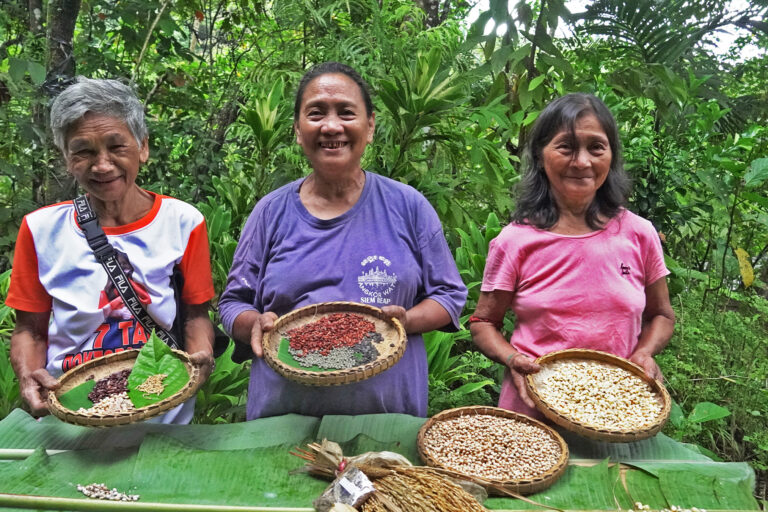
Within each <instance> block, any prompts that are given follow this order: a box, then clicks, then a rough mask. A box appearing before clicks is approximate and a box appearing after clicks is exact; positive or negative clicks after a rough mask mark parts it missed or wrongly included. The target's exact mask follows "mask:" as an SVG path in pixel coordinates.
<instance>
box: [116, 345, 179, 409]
mask: <svg viewBox="0 0 768 512" xmlns="http://www.w3.org/2000/svg"><path fill="white" fill-rule="evenodd" d="M158 374H165V375H166V377H165V378H164V379H163V391H162V392H161V393H158V394H148V393H145V392H144V391H140V390H138V389H136V388H137V387H138V386H140V385H141V384H143V383H144V382H145V381H146V380H147V378H149V377H150V376H152V375H158ZM187 382H189V373H187V367H186V366H185V365H184V363H183V362H182V361H181V360H180V359H179V358H178V357H176V356H175V355H174V353H173V352H171V348H170V347H169V346H168V345H166V344H165V343H163V342H162V340H160V338H158V337H157V336H156V335H155V333H154V332H153V333H152V336H150V338H149V341H147V343H146V344H145V345H144V346H143V347H141V350H140V351H139V355H138V357H136V362H135V363H134V365H133V370H131V374H130V375H129V376H128V397H129V398H130V399H131V402H133V405H134V406H135V407H136V408H137V409H138V408H141V407H146V406H148V405H152V404H154V403H157V402H159V401H160V400H163V399H165V398H168V397H169V396H171V395H174V394H176V393H177V392H178V391H179V390H181V388H183V387H184V385H185V384H186V383H187Z"/></svg>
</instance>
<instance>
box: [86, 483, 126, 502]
mask: <svg viewBox="0 0 768 512" xmlns="http://www.w3.org/2000/svg"><path fill="white" fill-rule="evenodd" d="M77 490H78V491H80V492H81V493H83V494H85V495H86V496H87V497H89V498H92V499H95V500H110V501H138V500H139V495H138V494H126V493H124V492H120V491H118V490H117V489H115V488H114V487H113V488H112V489H110V488H109V487H107V486H106V485H104V484H103V483H101V484H95V483H94V484H88V485H79V484H78V486H77Z"/></svg>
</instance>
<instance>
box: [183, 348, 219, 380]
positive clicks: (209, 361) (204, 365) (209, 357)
mask: <svg viewBox="0 0 768 512" xmlns="http://www.w3.org/2000/svg"><path fill="white" fill-rule="evenodd" d="M189 361H190V362H191V363H192V364H193V365H195V366H197V367H199V368H200V382H201V383H203V382H205V381H207V380H208V377H210V376H211V373H213V367H214V364H215V363H214V360H213V354H211V353H210V352H208V351H207V350H200V351H198V352H195V353H194V354H189Z"/></svg>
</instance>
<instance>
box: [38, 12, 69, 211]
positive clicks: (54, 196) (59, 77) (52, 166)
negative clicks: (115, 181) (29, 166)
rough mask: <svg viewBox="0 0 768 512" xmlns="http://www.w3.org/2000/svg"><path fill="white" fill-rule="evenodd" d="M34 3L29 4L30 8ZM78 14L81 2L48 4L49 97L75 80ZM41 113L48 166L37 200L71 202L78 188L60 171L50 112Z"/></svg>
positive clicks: (42, 202) (41, 201)
mask: <svg viewBox="0 0 768 512" xmlns="http://www.w3.org/2000/svg"><path fill="white" fill-rule="evenodd" d="M34 1H35V0H30V6H31V4H32V3H33V2H34ZM79 12H80V0H51V1H50V2H49V3H48V22H47V37H46V39H47V52H48V54H47V59H46V61H47V62H46V69H47V74H46V80H45V84H44V85H43V88H44V89H45V91H44V92H45V93H46V94H47V95H48V96H49V97H54V96H56V95H57V94H58V93H60V92H61V91H62V90H64V89H65V88H66V87H67V86H68V85H69V84H70V83H71V81H72V78H73V77H74V76H75V58H74V55H73V47H72V37H73V35H74V32H75V22H76V21H77V15H78V13H79ZM40 109H41V110H42V112H43V115H42V117H43V119H42V125H43V126H42V127H43V131H44V132H45V134H46V139H47V140H46V141H44V144H43V147H44V148H45V152H46V154H47V158H46V159H45V160H46V161H47V162H48V165H47V166H46V168H44V169H41V173H43V176H42V187H41V189H40V190H39V191H37V192H36V194H35V195H36V197H35V199H36V200H37V201H38V202H39V203H40V204H50V203H51V202H54V201H60V200H63V199H71V198H72V197H74V195H75V192H76V191H77V187H76V184H75V183H74V181H73V180H70V179H67V178H65V177H64V176H62V173H60V172H58V171H57V169H61V168H63V165H62V163H61V162H60V156H59V152H58V150H56V149H54V148H53V147H52V145H51V141H52V140H53V138H52V136H51V131H50V130H51V129H50V116H49V111H48V108H47V107H46V106H45V105H40ZM35 121H37V119H36V120H35Z"/></svg>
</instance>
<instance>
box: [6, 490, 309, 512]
mask: <svg viewBox="0 0 768 512" xmlns="http://www.w3.org/2000/svg"><path fill="white" fill-rule="evenodd" d="M4 507H13V508H25V509H34V510H72V511H77V512H80V511H84V512H88V511H91V510H97V511H105V512H109V511H113V510H117V511H127V512H154V511H160V512H162V511H166V512H176V511H179V512H181V511H183V512H314V510H315V509H313V508H306V507H247V506H238V507H236V506H228V505H195V504H187V503H183V504H182V503H141V502H138V501H108V500H94V499H88V498H57V497H53V496H31V495H25V494H2V493H0V508H4Z"/></svg>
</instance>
